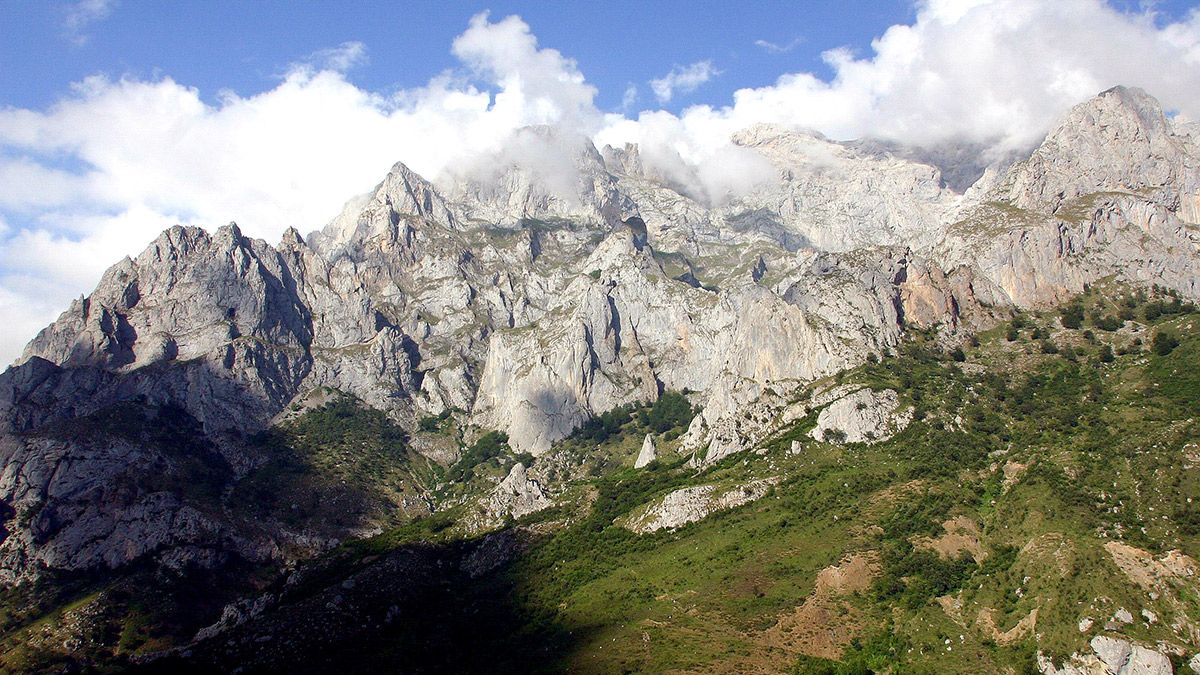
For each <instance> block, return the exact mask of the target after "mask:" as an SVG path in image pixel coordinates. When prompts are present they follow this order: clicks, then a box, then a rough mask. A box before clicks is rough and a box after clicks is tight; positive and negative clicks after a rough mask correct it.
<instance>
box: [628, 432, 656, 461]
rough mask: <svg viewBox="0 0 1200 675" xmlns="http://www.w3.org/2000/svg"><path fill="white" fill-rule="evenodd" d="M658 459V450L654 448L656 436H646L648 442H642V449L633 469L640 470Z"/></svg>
mask: <svg viewBox="0 0 1200 675" xmlns="http://www.w3.org/2000/svg"><path fill="white" fill-rule="evenodd" d="M656 459H658V449H657V448H655V447H654V436H652V435H651V434H646V440H644V441H642V449H641V451H640V452H638V456H637V460H636V461H635V462H634V463H633V468H635V469H640V468H642V467H644V466H646V465H647V464H649V463H650V462H653V461H654V460H656Z"/></svg>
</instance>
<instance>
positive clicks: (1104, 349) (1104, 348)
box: [1100, 344, 1114, 363]
mask: <svg viewBox="0 0 1200 675" xmlns="http://www.w3.org/2000/svg"><path fill="white" fill-rule="evenodd" d="M1113 358H1114V357H1113V350H1112V347H1110V346H1108V345H1107V344H1103V345H1100V360H1101V361H1102V362H1104V363H1112V362H1113Z"/></svg>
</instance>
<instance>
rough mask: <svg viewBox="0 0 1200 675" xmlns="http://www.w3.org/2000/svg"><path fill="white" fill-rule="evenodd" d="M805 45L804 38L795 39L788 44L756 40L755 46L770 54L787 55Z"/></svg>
mask: <svg viewBox="0 0 1200 675" xmlns="http://www.w3.org/2000/svg"><path fill="white" fill-rule="evenodd" d="M802 44H804V38H799V37H798V38H795V39H793V40H792V41H791V42H788V43H786V44H778V43H775V42H771V41H769V40H755V41H754V46H755V47H759V48H760V49H762V50H763V51H765V52H767V53H768V54H786V53H787V52H790V51H792V50H793V49H795V48H796V47H799V46H800V45H802Z"/></svg>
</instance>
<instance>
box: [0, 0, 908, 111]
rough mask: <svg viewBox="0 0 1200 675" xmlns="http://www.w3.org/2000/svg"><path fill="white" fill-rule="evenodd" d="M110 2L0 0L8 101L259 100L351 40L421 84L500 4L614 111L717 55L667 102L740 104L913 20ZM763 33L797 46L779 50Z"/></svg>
mask: <svg viewBox="0 0 1200 675" xmlns="http://www.w3.org/2000/svg"><path fill="white" fill-rule="evenodd" d="M111 4H112V6H111V9H110V10H109V12H108V13H107V15H106V16H105V17H104V18H98V19H96V20H93V21H91V22H89V23H88V24H87V25H85V26H82V27H81V28H79V30H78V32H70V31H69V30H68V28H67V26H66V22H67V17H68V16H69V14H70V12H71V6H72V3H65V2H59V3H54V2H45V1H44V0H15V1H14V0H5V1H4V2H0V26H2V28H0V64H3V65H2V67H0V103H2V104H6V105H14V106H20V107H32V108H41V107H45V106H47V105H49V104H51V103H53V102H54V101H55V100H56V99H57V98H59V97H61V96H62V95H64V94H65V93H68V91H69V87H70V85H71V83H72V82H75V81H77V80H80V79H82V78H83V77H85V76H87V75H92V74H94V73H97V72H103V73H108V74H110V75H114V76H120V75H123V74H129V75H133V76H135V77H140V78H152V77H155V76H158V75H163V74H167V75H170V76H171V77H173V78H175V79H176V80H178V81H179V82H182V83H186V84H188V85H190V86H194V87H198V88H199V89H200V90H201V92H202V93H203V95H204V96H205V97H207V98H208V99H209V100H213V97H215V96H216V93H217V92H218V91H220V90H222V89H232V90H233V91H235V92H237V93H239V94H242V95H250V94H253V93H256V92H259V91H262V90H264V89H269V88H271V87H272V86H274V84H275V83H276V82H277V81H278V78H279V76H280V74H282V73H283V72H285V71H286V69H287V67H288V64H290V63H292V62H295V61H297V60H300V59H303V58H305V57H306V56H307V55H309V54H312V53H314V52H317V51H319V50H322V49H327V48H329V47H333V46H336V45H339V44H342V43H344V42H349V41H357V42H362V43H363V44H365V45H366V46H367V48H368V50H369V62H368V63H367V64H365V65H364V66H362V67H360V68H356V69H355V70H354V71H353V72H352V73H351V74H350V77H349V79H350V80H351V81H352V82H354V83H355V84H357V85H358V86H360V87H363V88H366V89H370V90H373V91H385V92H386V91H389V90H393V89H396V88H409V87H414V86H420V85H423V84H425V82H427V81H428V80H429V78H430V77H431V76H433V75H434V74H436V73H438V72H439V71H442V70H444V69H447V68H454V67H457V66H458V62H457V61H456V59H455V58H454V57H453V56H452V55H451V54H450V50H449V45H450V43H451V41H452V40H453V39H454V37H455V36H457V35H458V34H460V33H461V32H462V31H463V30H464V28H465V27H466V25H467V21H468V20H469V19H470V18H471V17H472V16H474V15H475V14H477V13H479V12H480V11H483V10H490V12H491V14H492V16H493V17H496V18H499V17H504V16H508V15H510V14H516V15H520V16H521V17H522V18H523V19H525V21H526V22H527V23H529V25H530V26H531V27H532V28H533V30H534V32H535V33H536V34H537V36H538V39H539V41H540V42H541V43H542V44H543V45H545V46H548V47H553V48H556V49H558V50H559V51H562V52H563V53H565V54H568V55H569V56H571V57H572V58H574V59H575V60H576V61H577V62H578V63H579V66H580V69H581V70H582V71H583V73H584V74H585V75H586V76H587V78H588V80H589V81H590V82H592V83H593V84H595V85H596V86H597V87H598V89H599V91H600V95H599V98H598V100H597V103H598V105H599V106H600V107H602V108H606V109H615V108H619V107H620V106H621V100H622V95H623V93H624V91H625V90H626V88H627V86H628V85H629V84H635V85H639V86H640V87H641V88H642V89H646V83H647V82H648V81H649V80H651V79H653V78H656V77H660V76H662V75H663V74H665V73H667V72H668V71H669V70H670V69H671V68H672V67H673V66H675V65H686V64H690V63H694V62H696V61H701V60H706V59H712V60H713V61H714V62H715V64H716V66H717V68H718V69H719V70H720V71H722V75H721V76H718V77H717V78H715V79H714V80H713V81H712V82H711V83H710V84H709V85H708V86H706V87H703V88H702V89H701V90H698V91H696V92H694V94H692V95H690V96H685V97H682V98H680V99H678V100H677V101H673V102H672V103H671V104H670V105H668V108H669V109H676V110H677V109H680V108H681V107H682V106H683V105H684V104H686V103H689V102H695V101H709V102H723V101H727V100H728V99H729V97H730V96H731V94H732V93H733V91H734V89H736V88H739V87H753V86H762V85H767V84H770V83H772V82H774V80H775V78H777V77H778V76H779V75H780V74H782V73H785V72H793V71H798V70H812V71H815V72H819V73H822V74H823V75H826V76H828V75H829V74H830V73H829V69H828V68H827V67H826V66H825V64H824V63H823V62H822V61H821V52H823V51H824V50H826V49H829V48H832V47H839V46H844V45H849V46H852V47H854V48H856V49H859V50H865V49H867V48H868V47H869V45H870V41H871V39H872V38H874V37H876V36H878V35H879V34H880V33H882V32H883V30H884V29H886V28H887V27H888V26H890V25H892V24H896V23H902V22H905V21H909V20H911V19H912V17H913V14H914V9H913V5H912V3H911V2H908V1H907V0H840V1H830V0H816V1H808V2H794V1H793V2H777V1H776V2H769V1H768V2H749V3H731V2H728V1H727V0H724V1H713V0H698V1H689V2H685V1H679V0H675V1H670V2H633V1H629V0H624V1H620V0H613V1H608V2H569V3H563V2H490V3H484V4H480V3H467V2H457V1H454V0H448V1H446V0H443V1H442V2H436V1H429V0H423V1H409V2H400V3H398V2H380V1H373V2H355V1H352V0H348V1H346V2H283V1H279V0H259V1H255V2H245V1H231V0H209V1H206V2H197V3H184V2H148V1H146V0H141V1H138V0H123V1H122V2H116V3H111ZM798 7H799V8H801V9H800V11H797V8H798ZM759 40H762V41H766V42H770V43H772V44H775V45H777V46H779V47H785V48H786V47H790V49H788V50H787V51H785V52H780V53H771V52H770V51H768V49H767V48H764V47H760V46H757V45H756V44H755V42H756V41H759ZM643 95H644V96H649V94H648V90H647V91H646V92H643ZM651 102H652V99H647V101H646V104H649V103H651Z"/></svg>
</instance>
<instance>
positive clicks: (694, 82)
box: [650, 61, 720, 103]
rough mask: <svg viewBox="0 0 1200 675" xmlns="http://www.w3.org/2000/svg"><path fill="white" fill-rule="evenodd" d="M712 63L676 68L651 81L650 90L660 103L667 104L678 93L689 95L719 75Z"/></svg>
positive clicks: (700, 62) (701, 62)
mask: <svg viewBox="0 0 1200 675" xmlns="http://www.w3.org/2000/svg"><path fill="white" fill-rule="evenodd" d="M719 74H720V72H719V71H718V70H717V69H716V68H713V64H712V61H697V62H695V63H693V64H692V65H690V66H675V67H674V68H672V69H671V72H669V73H667V74H666V75H663V76H662V77H660V78H658V79H656V80H650V89H651V90H652V91H653V92H654V97H655V98H657V99H658V102H659V103H666V102H668V101H670V100H671V98H672V97H673V96H675V94H676V93H679V94H688V93H691V92H693V91H696V89H697V88H698V87H699V86H700V85H702V84H704V83H705V82H708V81H709V80H711V79H712V78H714V77H716V76H717V75H719Z"/></svg>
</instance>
